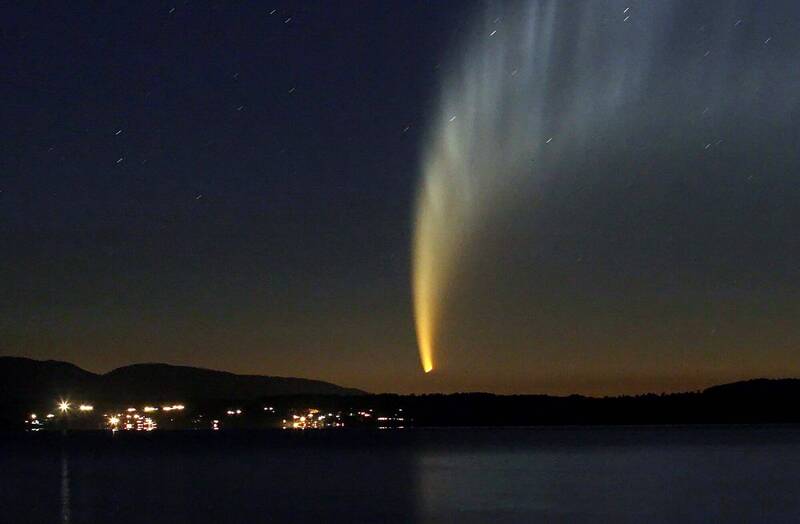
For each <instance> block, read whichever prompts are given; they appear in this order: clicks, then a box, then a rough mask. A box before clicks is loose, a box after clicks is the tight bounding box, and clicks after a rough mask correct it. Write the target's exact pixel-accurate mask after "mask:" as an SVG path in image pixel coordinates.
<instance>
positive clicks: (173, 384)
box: [0, 356, 366, 402]
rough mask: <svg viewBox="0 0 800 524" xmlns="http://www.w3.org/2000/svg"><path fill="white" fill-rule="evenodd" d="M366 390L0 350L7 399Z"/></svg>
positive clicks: (236, 396)
mask: <svg viewBox="0 0 800 524" xmlns="http://www.w3.org/2000/svg"><path fill="white" fill-rule="evenodd" d="M298 394H303V395H342V396H350V395H364V394H366V392H365V391H362V390H359V389H355V388H347V387H343V386H339V385H336V384H333V383H330V382H325V381H322V380H314V379H307V378H298V377H280V376H270V375H239V374H236V373H231V372H228V371H218V370H214V369H208V368H200V367H194V366H181V365H173V364H165V363H159V362H147V363H137V364H130V365H127V366H121V367H118V368H115V369H112V370H110V371H108V372H106V373H93V372H91V371H87V370H85V369H83V368H81V367H79V366H76V365H75V364H72V363H70V362H65V361H59V360H52V359H50V360H36V359H31V358H27V357H16V356H0V396H2V398H3V400H4V401H6V402H9V401H32V400H33V401H37V400H48V399H52V398H53V397H54V396H63V397H66V396H73V397H77V396H83V397H85V398H98V397H99V398H103V399H104V400H113V401H118V400H140V399H147V400H162V399H163V400H167V399H170V400H180V399H181V398H219V399H229V400H252V399H255V398H258V397H267V396H281V395H298Z"/></svg>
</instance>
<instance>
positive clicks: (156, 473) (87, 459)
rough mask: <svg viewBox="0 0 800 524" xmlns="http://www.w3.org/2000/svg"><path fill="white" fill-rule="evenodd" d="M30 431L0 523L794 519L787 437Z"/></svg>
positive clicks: (6, 471)
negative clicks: (116, 434) (115, 434)
mask: <svg viewBox="0 0 800 524" xmlns="http://www.w3.org/2000/svg"><path fill="white" fill-rule="evenodd" d="M31 437H32V436H31V435H19V436H10V435H6V436H2V437H0V444H2V446H0V449H3V451H4V452H3V453H0V486H2V489H0V510H2V512H0V515H2V516H3V518H0V521H2V522H6V521H8V522H32V523H36V522H47V523H51V522H57V521H61V522H75V523H82V522H112V521H113V522H117V523H124V522H143V521H145V522H155V523H161V522H163V523H167V522H198V523H204V522H220V521H224V522H226V523H236V522H263V521H275V522H311V521H315V522H320V521H322V522H426V523H427V522H459V523H461V522H466V523H470V522H487V521H488V522H493V523H495V522H496V523H499V522H536V521H544V522H553V521H555V522H559V521H563V522H576V521H577V522H585V521H593V522H709V521H718V522H723V521H758V522H787V521H800V428H793V427H784V428H715V429H698V428H694V429H692V428H650V429H641V428H639V429H636V428H618V429H611V428H596V429H593V428H574V429H517V430H510V429H484V430H477V429H460V430H459V429H452V430H450V429H448V430H408V431H403V432H381V433H376V432H369V431H363V432H339V433H328V434H317V435H309V434H305V435H287V434H286V433H285V432H284V433H280V432H278V433H270V432H266V433H265V432H260V433H258V432H257V433H242V434H228V435H224V434H223V435H220V434H211V433H207V434H173V435H164V434H162V435H151V436H147V437H143V436H141V435H133V436H131V438H127V437H123V438H119V437H115V438H114V439H113V440H112V439H111V438H110V437H108V436H105V435H86V434H84V435H68V436H66V437H63V436H60V435H44V436H41V435H36V436H34V438H31ZM62 449H63V450H64V451H63V452H62ZM10 517H11V520H4V519H7V518H10Z"/></svg>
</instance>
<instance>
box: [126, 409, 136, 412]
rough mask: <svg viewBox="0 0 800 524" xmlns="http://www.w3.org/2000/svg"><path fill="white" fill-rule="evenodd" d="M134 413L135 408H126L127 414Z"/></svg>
mask: <svg viewBox="0 0 800 524" xmlns="http://www.w3.org/2000/svg"><path fill="white" fill-rule="evenodd" d="M134 411H136V408H128V413H133V412H134Z"/></svg>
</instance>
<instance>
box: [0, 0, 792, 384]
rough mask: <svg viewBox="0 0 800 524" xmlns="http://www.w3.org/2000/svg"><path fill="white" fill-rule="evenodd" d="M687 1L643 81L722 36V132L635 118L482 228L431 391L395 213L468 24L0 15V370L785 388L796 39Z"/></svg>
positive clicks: (105, 11) (254, 15)
mask: <svg viewBox="0 0 800 524" xmlns="http://www.w3.org/2000/svg"><path fill="white" fill-rule="evenodd" d="M684 4H685V6H687V10H685V11H684V12H683V13H682V15H681V16H679V17H675V18H674V19H672V20H670V24H673V26H674V34H673V35H672V38H671V39H670V42H672V43H678V42H681V43H683V44H684V45H683V47H681V48H680V49H678V50H676V52H675V53H674V54H671V53H670V51H669V48H667V50H666V51H664V52H663V53H662V54H660V55H657V56H656V57H655V58H654V59H653V63H652V64H650V65H651V68H652V69H653V70H655V71H657V74H656V75H655V77H654V78H660V77H664V78H670V77H674V76H675V75H677V76H678V77H680V75H681V74H689V73H687V72H686V71H687V68H685V67H683V66H684V64H686V63H687V62H686V60H687V57H688V56H689V55H690V54H691V53H694V52H697V53H699V55H698V58H697V60H700V59H701V58H707V56H704V55H705V50H706V49H712V48H713V47H714V44H715V42H714V38H716V37H709V36H707V35H706V34H704V29H701V28H703V27H707V26H712V25H714V24H721V26H725V27H729V28H730V31H734V30H736V31H740V32H741V33H740V34H739V36H736V37H734V38H736V39H737V40H736V42H737V43H736V45H734V46H733V49H734V50H737V49H738V50H739V52H741V53H742V54H743V55H744V56H745V58H744V59H743V60H742V62H741V68H740V69H741V70H742V71H743V72H744V73H747V74H746V75H744V74H743V75H742V76H737V75H738V69H737V67H736V58H735V53H734V54H733V55H731V54H729V55H728V56H727V58H726V60H727V66H726V68H724V69H723V70H722V71H723V73H725V75H728V76H724V75H723V76H720V75H716V76H714V77H713V78H714V79H715V82H717V83H718V85H708V84H704V83H703V82H700V81H698V82H695V81H693V82H690V83H689V84H686V85H689V86H690V88H691V89H696V90H697V91H703V90H710V91H712V92H714V93H717V94H718V96H724V95H725V92H726V85H728V84H732V85H736V86H737V89H736V93H737V95H739V96H737V97H736V98H735V99H733V98H727V99H725V103H724V104H721V105H720V106H718V107H717V108H716V109H720V108H725V109H726V111H727V114H726V115H725V118H721V117H719V118H717V119H716V120H714V121H713V125H711V127H710V128H709V129H711V128H713V129H714V131H715V132H714V133H706V134H705V135H706V136H705V137H703V138H702V140H701V139H700V137H699V135H698V148H697V150H696V151H695V150H687V149H686V148H684V147H683V146H684V145H685V144H684V143H683V142H682V141H681V140H680V139H677V138H675V137H678V136H681V133H682V132H684V131H685V130H686V129H687V128H692V126H694V129H695V131H696V129H697V128H698V126H700V127H702V125H705V124H703V123H702V118H703V117H704V116H705V114H706V113H703V111H706V109H705V107H709V106H710V107H711V109H710V111H712V112H713V111H714V110H715V106H714V104H708V106H705V105H704V106H702V107H700V106H698V107H697V108H695V107H693V106H692V107H689V106H688V105H687V106H686V107H682V108H681V110H682V111H683V110H685V112H686V115H687V119H686V120H682V121H679V120H680V119H679V116H682V115H683V113H681V112H679V115H677V116H676V114H675V113H676V112H675V109H676V108H679V107H681V103H682V101H681V100H679V99H678V97H676V96H673V97H672V98H670V97H669V96H667V94H665V93H660V94H659V96H652V97H651V96H648V93H644V94H643V95H642V96H641V98H640V100H639V101H638V102H639V103H637V104H635V105H634V106H633V107H631V108H630V111H632V112H641V114H645V115H648V118H647V119H646V121H648V122H651V123H652V126H653V127H659V126H661V125H663V126H666V128H667V130H668V133H667V135H668V137H670V139H669V140H665V141H664V142H663V143H662V144H661V147H659V148H656V149H653V148H650V149H648V148H639V149H637V147H636V145H635V144H633V145H632V144H630V143H628V142H626V137H628V134H625V133H623V134H622V135H620V136H618V137H617V138H616V139H613V138H612V139H609V140H605V141H604V142H603V143H604V144H605V145H606V147H609V148H612V149H613V150H614V151H616V153H614V154H604V153H598V154H597V155H595V156H592V155H589V156H587V157H585V159H584V160H585V162H584V163H583V164H581V163H575V162H571V163H570V169H569V170H566V171H565V172H564V173H563V175H561V176H552V177H551V178H549V179H547V180H549V181H548V182H547V183H546V184H545V186H544V187H542V186H541V185H537V187H536V188H535V191H533V189H532V188H529V189H530V190H531V194H530V199H529V200H528V201H527V203H526V205H524V206H519V207H518V208H514V209H509V210H508V212H507V213H505V214H502V215H499V216H497V217H495V220H494V221H493V222H492V223H491V224H488V225H486V228H487V229H486V231H483V232H481V233H480V235H479V236H481V237H482V238H484V239H485V242H486V246H487V248H486V249H485V250H484V251H483V252H482V253H481V254H480V255H477V254H476V255H475V257H474V260H475V262H474V263H469V262H465V264H464V267H463V275H462V278H461V280H462V282H464V283H465V284H464V285H462V286H460V287H459V289H458V291H457V293H454V295H453V296H452V297H451V298H450V303H451V304H452V311H451V313H450V314H449V316H448V319H447V324H448V326H449V327H448V330H447V332H448V334H447V336H446V337H445V343H446V345H447V346H448V347H449V349H448V352H447V359H446V362H447V363H448V365H447V366H445V367H444V368H443V369H441V370H437V372H436V373H435V374H433V375H431V376H423V374H422V372H421V370H420V367H419V362H418V356H417V352H416V340H415V336H414V322H413V311H412V306H411V290H410V285H409V282H410V273H409V272H410V267H409V266H410V253H409V248H410V244H411V228H412V222H413V216H412V212H413V200H414V194H415V190H416V184H417V181H418V179H419V172H420V150H421V147H422V146H423V142H424V141H425V140H426V139H427V138H428V135H427V133H426V128H427V124H428V122H429V121H430V119H431V114H432V110H433V109H434V104H435V102H436V99H437V96H438V90H439V88H440V85H441V78H442V75H443V74H445V73H446V70H447V67H448V63H449V62H448V54H449V53H452V52H453V50H454V49H457V48H458V45H459V44H458V43H459V42H460V41H462V40H463V39H465V38H470V37H471V35H470V31H472V29H471V28H472V27H473V26H472V24H471V22H472V20H473V19H474V18H475V17H476V16H477V15H479V14H480V13H481V10H482V5H481V4H478V3H467V2H422V1H420V2H414V1H402V2H400V1H398V2H342V3H338V2H299V3H276V4H268V3H261V2H258V3H255V2H254V3H242V4H237V5H229V4H228V3H226V2H219V3H211V2H177V3H163V2H136V3H133V4H124V3H109V4H102V5H101V4H88V3H87V4H82V3H78V2H69V3H67V2H53V3H37V4H33V3H31V4H28V3H20V4H16V5H13V6H12V5H5V6H4V7H2V8H0V20H2V27H1V29H2V32H1V33H0V99H1V100H2V103H0V118H1V119H2V122H3V124H4V125H3V126H2V127H0V144H2V145H1V146H0V245H2V248H0V353H3V354H12V355H21V356H29V357H33V358H54V359H62V360H68V361H71V362H74V363H76V364H78V365H80V366H82V367H85V368H87V369H90V370H92V371H99V372H102V371H107V370H110V369H111V368H113V367H117V366H120V365H125V364H128V363H133V362H148V361H159V362H168V363H175V364H187V365H196V366H203V367H211V368H217V369H224V370H228V371H233V372H239V373H258V374H270V375H284V376H303V377H309V378H319V379H323V380H329V381H332V382H336V383H339V384H342V385H347V386H354V387H361V388H364V389H367V390H371V391H398V392H424V391H457V390H489V391H497V392H549V393H568V392H580V393H591V394H604V393H620V392H641V391H663V390H681V389H694V388H698V387H703V386H706V385H710V384H713V383H718V382H723V381H726V380H735V379H739V378H749V377H753V376H787V375H794V376H798V375H800V359H798V358H797V343H798V342H799V341H800V327H798V325H797V323H796V319H797V314H798V304H800V302H799V301H798V300H799V299H800V295H799V294H798V291H800V285H798V255H800V236H799V233H798V231H800V229H799V228H800V209H798V205H797V203H798V197H800V185H798V183H797V178H796V177H797V174H798V164H799V162H798V158H797V156H798V151H800V149H798V147H800V133H799V132H798V131H799V130H800V125H799V124H798V122H800V114H798V106H797V103H796V98H795V97H794V96H793V95H787V93H790V92H792V90H793V88H794V87H797V86H800V82H798V72H797V71H795V70H792V69H791V68H788V67H787V64H791V63H796V57H797V56H798V50H800V32H798V30H797V29H796V28H797V27H800V13H799V12H798V8H797V7H796V6H793V5H792V3H791V2H771V3H770V4H769V8H765V7H759V4H758V3H756V2H735V3H729V2H709V3H705V4H704V7H700V8H695V9H689V7H688V6H691V5H692V4H691V3H684ZM613 6H614V8H616V4H613ZM614 16H616V15H612V14H609V17H610V18H609V19H612V20H616V19H615V18H613V17H614ZM740 19H741V20H742V22H741V23H738V24H737V21H738V20H740ZM604 20H605V19H604ZM560 24H561V25H560V26H559V27H560V28H562V29H564V35H565V36H564V37H563V38H564V39H565V40H564V41H566V42H568V41H569V40H568V39H569V38H570V36H569V35H570V33H569V24H568V21H566V22H564V21H562V22H560ZM708 34H712V35H721V34H726V33H724V31H720V30H717V31H714V32H711V33H708ZM742 35H743V36H742ZM737 46H738V47H737ZM728 49H731V47H730V46H728ZM567 58H568V57H567ZM692 60H694V59H692ZM566 62H567V63H568V60H567V61H566ZM691 63H692V66H691V71H694V72H696V68H697V67H698V65H697V63H698V62H697V61H693V62H691ZM754 64H759V65H758V67H755V66H754ZM553 67H555V68H558V67H559V66H558V64H556V65H554V66H553ZM558 78H563V79H565V81H568V80H569V78H570V76H569V75H566V74H565V75H563V76H560V77H558ZM754 79H755V80H754ZM748 82H749V83H748ZM723 84H724V85H723ZM720 93H721V94H722V95H719V94H720ZM742 93H752V99H750V98H747V97H745V96H744V95H742ZM650 94H654V93H650ZM644 100H647V102H646V103H645V102H643V101H644ZM731 107H737V108H738V109H736V110H735V111H732V110H731ZM697 111H699V113H697ZM691 112H695V113H692V114H694V115H695V117H696V120H690V119H688V115H689V113H691ZM663 115H670V118H669V119H666V120H664V119H663ZM777 115H780V116H777ZM776 120H779V122H777V123H776ZM662 123H663V124H662ZM629 130H630V129H629ZM695 131H691V132H689V134H690V135H692V133H695ZM712 135H713V139H711V138H707V137H710V136H712ZM692 136H693V135H692ZM718 137H723V138H718ZM720 139H723V141H722V142H719V143H717V140H720ZM706 141H708V143H706ZM708 144H711V147H709V148H706V145H708ZM619 151H625V154H624V155H621V154H619ZM709 151H711V153H713V154H714V155H715V156H713V157H711V156H710V153H709ZM553 166H554V167H553V169H556V167H555V166H557V163H553ZM598 166H601V167H600V168H598ZM582 170H587V171H589V172H591V173H592V176H590V177H585V176H582V173H583V172H584V171H582Z"/></svg>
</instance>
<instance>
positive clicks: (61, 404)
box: [58, 400, 71, 413]
mask: <svg viewBox="0 0 800 524" xmlns="http://www.w3.org/2000/svg"><path fill="white" fill-rule="evenodd" d="M70 405H71V404H70V403H69V401H67V400H60V401H59V403H58V409H60V410H61V413H66V412H67V411H69V408H70Z"/></svg>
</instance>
